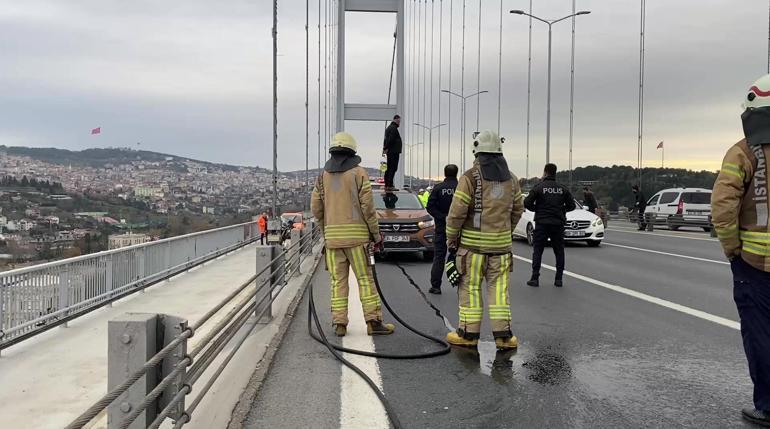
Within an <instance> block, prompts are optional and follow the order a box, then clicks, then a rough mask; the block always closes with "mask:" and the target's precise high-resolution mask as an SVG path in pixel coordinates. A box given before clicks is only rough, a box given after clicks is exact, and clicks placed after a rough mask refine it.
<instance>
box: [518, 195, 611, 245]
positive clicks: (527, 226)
mask: <svg viewBox="0 0 770 429" xmlns="http://www.w3.org/2000/svg"><path fill="white" fill-rule="evenodd" d="M525 196H526V195H525ZM575 207H576V208H575V210H572V211H571V212H567V224H566V226H565V228H564V240H566V241H585V242H586V243H587V244H588V245H589V246H591V247H597V246H599V245H600V244H602V240H604V222H602V219H601V218H600V217H599V216H597V215H595V214H593V213H591V212H589V211H588V209H587V208H585V207H584V206H583V205H582V204H580V203H579V202H578V201H575ZM534 231H535V213H534V212H531V211H529V210H524V214H523V215H522V216H521V219H520V220H519V223H518V224H516V228H514V229H513V235H514V237H521V238H526V239H527V242H528V243H529V244H530V245H532V241H533V239H534Z"/></svg>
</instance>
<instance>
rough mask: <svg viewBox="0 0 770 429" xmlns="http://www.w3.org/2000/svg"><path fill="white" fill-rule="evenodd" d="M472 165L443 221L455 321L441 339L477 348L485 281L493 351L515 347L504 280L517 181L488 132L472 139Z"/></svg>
mask: <svg viewBox="0 0 770 429" xmlns="http://www.w3.org/2000/svg"><path fill="white" fill-rule="evenodd" d="M473 153H474V155H475V156H476V160H475V161H474V163H473V167H472V168H471V169H470V170H468V171H466V172H465V174H463V175H462V177H460V180H459V181H458V183H457V189H456V190H455V193H454V197H453V198H452V205H451V206H450V208H449V215H448V216H447V218H446V235H447V247H448V248H449V251H450V252H453V253H454V254H455V255H456V270H457V271H458V272H459V274H460V284H459V287H458V298H459V299H458V300H459V304H460V305H459V307H460V308H459V313H460V323H459V325H458V328H457V331H456V332H450V333H449V334H447V336H446V340H447V342H449V343H450V344H453V345H457V346H468V347H476V346H477V345H478V342H479V336H480V331H481V319H482V318H483V316H484V306H483V305H482V297H481V290H482V289H481V282H482V281H483V280H486V282H487V290H486V292H487V293H486V295H487V304H488V307H489V319H490V321H491V322H492V323H491V324H492V335H493V336H494V337H495V344H496V345H497V348H498V349H508V350H510V349H515V348H516V347H518V340H517V339H516V337H514V336H513V333H512V332H511V307H510V302H509V300H508V281H509V277H510V271H511V270H512V267H513V265H512V264H511V260H512V259H513V257H512V254H511V245H512V243H511V232H512V229H513V227H514V226H515V225H516V223H518V221H519V219H520V218H521V214H522V213H523V212H524V206H523V204H522V200H523V199H524V198H523V196H522V194H521V189H520V188H519V180H518V179H517V178H516V176H514V175H513V173H511V172H510V171H509V170H508V164H507V163H506V161H505V158H504V157H503V148H502V140H501V139H500V137H498V135H497V134H496V133H494V132H492V131H484V132H482V133H480V134H478V135H477V136H475V139H474V142H473Z"/></svg>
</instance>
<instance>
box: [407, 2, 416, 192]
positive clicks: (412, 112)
mask: <svg viewBox="0 0 770 429" xmlns="http://www.w3.org/2000/svg"><path fill="white" fill-rule="evenodd" d="M414 4H415V3H414V0H412V2H411V6H412V9H411V12H410V13H409V27H410V31H409V50H410V52H409V98H410V100H409V116H408V117H407V118H408V119H409V122H408V123H407V125H408V126H409V129H410V130H411V132H410V133H409V139H408V141H409V143H414V140H415V139H414V118H415V117H416V116H415V107H414V71H415V68H414V33H415V31H414V16H415V15H414ZM407 147H410V148H411V146H407ZM413 158H414V153H413V152H412V150H411V149H409V159H408V161H409V177H413V176H414V170H413V168H412V159H413ZM409 182H410V187H411V179H409Z"/></svg>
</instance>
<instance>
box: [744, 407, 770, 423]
mask: <svg viewBox="0 0 770 429" xmlns="http://www.w3.org/2000/svg"><path fill="white" fill-rule="evenodd" d="M742 414H743V418H744V419H746V420H748V421H750V422H751V423H754V424H755V425H759V426H764V427H770V412H767V411H762V410H757V409H754V408H744V409H743V411H742Z"/></svg>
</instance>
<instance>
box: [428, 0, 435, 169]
mask: <svg viewBox="0 0 770 429" xmlns="http://www.w3.org/2000/svg"><path fill="white" fill-rule="evenodd" d="M435 12H436V0H430V108H429V109H428V116H429V118H428V123H427V125H428V126H429V127H431V129H430V130H428V183H429V184H430V183H432V182H433V41H434V40H435V39H436V35H435V34H433V22H434V18H435V16H436V13H435Z"/></svg>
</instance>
